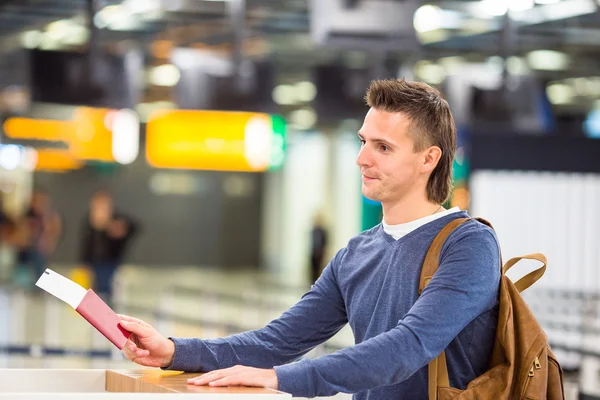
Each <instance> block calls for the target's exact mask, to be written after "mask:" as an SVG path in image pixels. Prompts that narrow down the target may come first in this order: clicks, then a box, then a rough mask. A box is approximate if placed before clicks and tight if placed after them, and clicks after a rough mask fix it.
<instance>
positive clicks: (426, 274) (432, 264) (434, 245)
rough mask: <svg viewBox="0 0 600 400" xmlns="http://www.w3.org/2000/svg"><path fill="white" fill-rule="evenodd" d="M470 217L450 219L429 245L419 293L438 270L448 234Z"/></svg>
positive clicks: (422, 269)
mask: <svg viewBox="0 0 600 400" xmlns="http://www.w3.org/2000/svg"><path fill="white" fill-rule="evenodd" d="M468 220H469V218H456V219H453V220H452V221H450V222H449V223H448V224H447V225H446V226H444V227H443V228H442V230H441V231H440V232H439V233H438V234H437V236H436V237H435V238H434V239H433V242H431V246H429V250H428V251H427V254H426V255H425V261H423V267H422V268H421V279H420V280H419V295H421V293H422V292H423V289H425V286H427V284H428V283H429V281H431V278H433V275H434V274H435V271H437V269H438V266H439V260H440V252H441V251H442V247H443V246H444V243H445V242H446V239H448V236H450V234H451V233H452V232H454V230H455V229H456V228H458V227H459V226H460V225H462V224H463V223H465V222H467V221H468Z"/></svg>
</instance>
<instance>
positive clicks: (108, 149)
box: [3, 107, 115, 161]
mask: <svg viewBox="0 0 600 400" xmlns="http://www.w3.org/2000/svg"><path fill="white" fill-rule="evenodd" d="M114 113H115V112H114V111H113V110H109V109H104V108H91V107H77V109H75V112H74V113H73V118H72V119H71V120H70V121H55V120H44V119H29V118H8V119H7V120H6V121H5V122H4V125H3V129H4V132H5V133H6V135H7V136H8V137H10V138H13V139H25V140H48V141H56V142H65V143H66V144H67V145H68V148H69V152H70V154H71V155H72V157H74V158H76V159H78V160H98V161H113V160H114V159H113V155H112V131H111V124H110V119H111V117H112V116H113V115H114Z"/></svg>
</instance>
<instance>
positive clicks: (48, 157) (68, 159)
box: [35, 149, 83, 171]
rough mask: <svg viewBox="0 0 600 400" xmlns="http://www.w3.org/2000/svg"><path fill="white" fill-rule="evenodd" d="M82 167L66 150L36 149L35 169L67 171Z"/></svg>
mask: <svg viewBox="0 0 600 400" xmlns="http://www.w3.org/2000/svg"><path fill="white" fill-rule="evenodd" d="M81 167H83V162H81V161H79V160H76V159H74V158H73V156H72V155H71V154H70V153H69V151H67V150H61V149H40V150H38V151H37V163H36V165H35V170H36V171H68V170H73V169H79V168H81Z"/></svg>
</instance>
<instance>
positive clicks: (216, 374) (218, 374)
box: [187, 370, 225, 386]
mask: <svg viewBox="0 0 600 400" xmlns="http://www.w3.org/2000/svg"><path fill="white" fill-rule="evenodd" d="M223 371H224V370H217V371H211V372H208V373H206V374H203V375H200V376H197V377H195V378H190V379H188V380H187V381H188V383H189V384H192V385H197V386H203V385H208V384H209V383H210V382H212V381H214V380H215V379H219V378H222V377H223V376H225V374H224V373H223Z"/></svg>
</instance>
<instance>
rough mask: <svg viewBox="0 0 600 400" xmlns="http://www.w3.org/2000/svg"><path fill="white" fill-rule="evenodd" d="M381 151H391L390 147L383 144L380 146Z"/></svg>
mask: <svg viewBox="0 0 600 400" xmlns="http://www.w3.org/2000/svg"><path fill="white" fill-rule="evenodd" d="M379 149H380V150H381V151H388V150H389V149H388V147H387V146H386V145H385V144H382V145H381V146H379Z"/></svg>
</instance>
